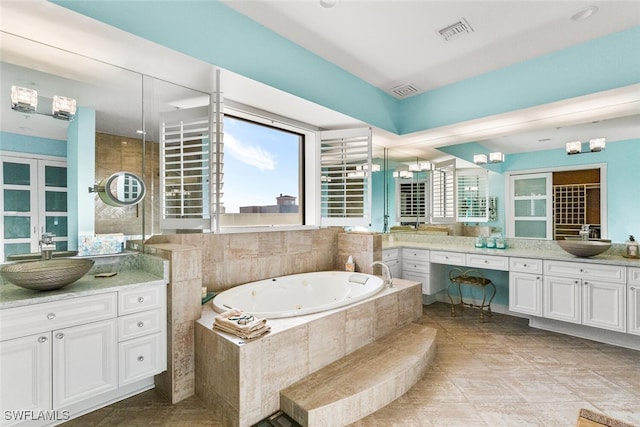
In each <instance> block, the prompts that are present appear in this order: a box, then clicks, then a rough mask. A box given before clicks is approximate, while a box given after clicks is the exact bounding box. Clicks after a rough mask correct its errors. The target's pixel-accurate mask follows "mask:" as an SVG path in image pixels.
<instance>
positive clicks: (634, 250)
mask: <svg viewBox="0 0 640 427" xmlns="http://www.w3.org/2000/svg"><path fill="white" fill-rule="evenodd" d="M626 253H627V256H628V257H630V258H637V257H638V242H636V239H635V238H634V237H633V235H630V236H629V240H627V251H626Z"/></svg>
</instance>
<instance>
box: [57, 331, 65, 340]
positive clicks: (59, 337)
mask: <svg viewBox="0 0 640 427" xmlns="http://www.w3.org/2000/svg"><path fill="white" fill-rule="evenodd" d="M56 338H58V339H59V340H61V339H62V338H64V334H63V333H62V332H58V333H57V334H56Z"/></svg>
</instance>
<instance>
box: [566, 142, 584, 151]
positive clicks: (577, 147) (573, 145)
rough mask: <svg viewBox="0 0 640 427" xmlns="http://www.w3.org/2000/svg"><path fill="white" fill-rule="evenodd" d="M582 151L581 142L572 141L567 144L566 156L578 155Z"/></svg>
mask: <svg viewBox="0 0 640 427" xmlns="http://www.w3.org/2000/svg"><path fill="white" fill-rule="evenodd" d="M581 151H582V142H580V141H572V142H567V154H580V152H581Z"/></svg>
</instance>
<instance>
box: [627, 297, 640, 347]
mask: <svg viewBox="0 0 640 427" xmlns="http://www.w3.org/2000/svg"><path fill="white" fill-rule="evenodd" d="M628 301H629V303H628V307H629V310H628V311H629V325H628V328H627V332H629V333H630V334H634V335H640V286H638V285H629V292H628Z"/></svg>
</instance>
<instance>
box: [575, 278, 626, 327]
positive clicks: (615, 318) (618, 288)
mask: <svg viewBox="0 0 640 427" xmlns="http://www.w3.org/2000/svg"><path fill="white" fill-rule="evenodd" d="M626 291H627V286H626V285H619V284H615V283H605V282H594V281H591V280H584V281H583V286H582V324H583V325H587V326H594V327H596V328H603V329H611V330H612V331H618V332H626V330H627V322H626V314H627V310H626V306H627V292H626Z"/></svg>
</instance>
